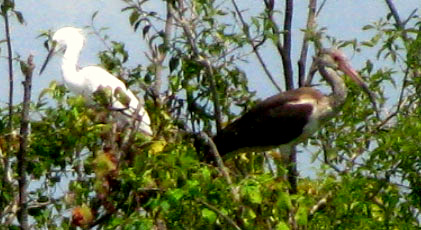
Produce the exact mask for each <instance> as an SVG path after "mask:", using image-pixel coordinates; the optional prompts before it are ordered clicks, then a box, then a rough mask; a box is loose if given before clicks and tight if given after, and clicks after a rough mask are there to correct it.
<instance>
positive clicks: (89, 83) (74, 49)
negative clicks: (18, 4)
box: [40, 27, 152, 135]
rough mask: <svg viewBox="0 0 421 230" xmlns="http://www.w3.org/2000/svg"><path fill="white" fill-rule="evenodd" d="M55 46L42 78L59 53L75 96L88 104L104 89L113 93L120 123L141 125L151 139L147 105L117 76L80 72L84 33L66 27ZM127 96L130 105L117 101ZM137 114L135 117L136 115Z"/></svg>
mask: <svg viewBox="0 0 421 230" xmlns="http://www.w3.org/2000/svg"><path fill="white" fill-rule="evenodd" d="M52 40H53V45H52V47H51V49H50V52H49V53H48V56H47V58H46V59H45V62H44V64H43V65H42V67H41V71H40V74H41V73H42V72H43V71H44V69H45V67H46V66H47V63H48V61H49V60H50V58H51V57H52V56H53V54H55V53H57V52H61V53H63V52H64V53H63V56H62V63H61V72H62V75H63V79H64V83H65V84H66V86H67V87H68V88H69V90H70V91H71V92H73V93H75V94H80V95H83V96H84V97H85V98H86V99H87V101H88V102H90V103H92V102H93V96H94V93H95V92H97V91H98V90H101V89H110V90H111V94H112V95H111V97H112V100H111V106H112V109H113V110H116V111H119V112H121V115H120V116H118V118H117V119H119V120H120V121H121V120H123V122H125V123H128V122H130V121H132V119H133V118H134V119H135V120H137V121H139V122H140V124H139V131H141V132H142V133H144V134H146V135H152V129H151V127H150V118H149V115H148V113H147V111H146V110H145V108H144V107H143V106H144V101H143V100H141V99H140V100H139V99H138V98H137V97H136V96H135V95H134V94H133V92H132V91H130V89H128V88H127V87H126V85H125V84H124V83H123V82H122V81H121V80H119V79H118V78H117V77H115V76H114V75H112V74H110V73H109V72H108V71H106V70H105V69H103V68H101V67H99V66H86V67H83V68H79V66H78V60H79V55H80V52H81V50H82V48H83V46H84V43H85V37H84V35H83V31H82V30H81V29H79V28H74V27H63V28H61V29H59V30H57V31H56V32H55V33H54V35H53V37H52ZM118 94H120V95H121V94H124V95H125V96H126V98H128V99H129V102H128V103H126V104H127V105H125V104H124V103H122V102H121V101H120V100H118V99H117V98H116V97H117V95H118ZM136 111H138V113H137V114H136V115H134V113H135V112H136Z"/></svg>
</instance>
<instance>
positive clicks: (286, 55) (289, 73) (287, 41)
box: [281, 0, 294, 90]
mask: <svg viewBox="0 0 421 230" xmlns="http://www.w3.org/2000/svg"><path fill="white" fill-rule="evenodd" d="M293 12H294V1H293V0H286V1H285V17H284V48H283V50H282V51H283V52H282V56H281V57H282V65H283V67H284V77H285V86H286V89H287V90H290V89H293V88H294V80H293V70H292V61H291V35H292V33H291V28H292V15H293Z"/></svg>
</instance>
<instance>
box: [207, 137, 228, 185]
mask: <svg viewBox="0 0 421 230" xmlns="http://www.w3.org/2000/svg"><path fill="white" fill-rule="evenodd" d="M200 136H201V137H202V138H203V139H204V140H205V141H206V142H207V143H208V144H209V146H210V147H211V153H212V155H213V157H214V158H215V161H216V164H217V165H218V168H219V170H220V171H221V173H222V175H223V176H224V177H225V180H226V181H227V183H228V184H229V185H232V180H231V177H230V176H229V173H228V172H227V170H226V168H225V165H224V162H223V161H222V158H221V155H220V154H219V151H218V148H217V147H216V145H215V143H214V142H213V140H212V138H210V137H209V135H207V134H206V133H205V132H201V133H200Z"/></svg>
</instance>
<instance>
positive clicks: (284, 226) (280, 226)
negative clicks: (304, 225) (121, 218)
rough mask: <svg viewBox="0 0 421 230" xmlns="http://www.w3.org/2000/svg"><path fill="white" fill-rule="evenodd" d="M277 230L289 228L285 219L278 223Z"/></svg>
mask: <svg viewBox="0 0 421 230" xmlns="http://www.w3.org/2000/svg"><path fill="white" fill-rule="evenodd" d="M276 230H289V227H288V224H286V223H285V222H283V221H280V222H279V223H278V224H277V225H276Z"/></svg>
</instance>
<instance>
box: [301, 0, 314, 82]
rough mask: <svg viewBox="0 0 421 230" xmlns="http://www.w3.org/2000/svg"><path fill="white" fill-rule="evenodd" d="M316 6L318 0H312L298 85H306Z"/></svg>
mask: <svg viewBox="0 0 421 230" xmlns="http://www.w3.org/2000/svg"><path fill="white" fill-rule="evenodd" d="M316 7H317V0H310V2H309V5H308V17H307V26H306V32H305V34H304V39H303V45H302V47H301V54H300V60H299V61H298V87H304V85H305V75H306V65H307V52H308V40H309V34H308V33H309V31H311V30H312V29H313V28H314V25H315V21H316Z"/></svg>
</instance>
